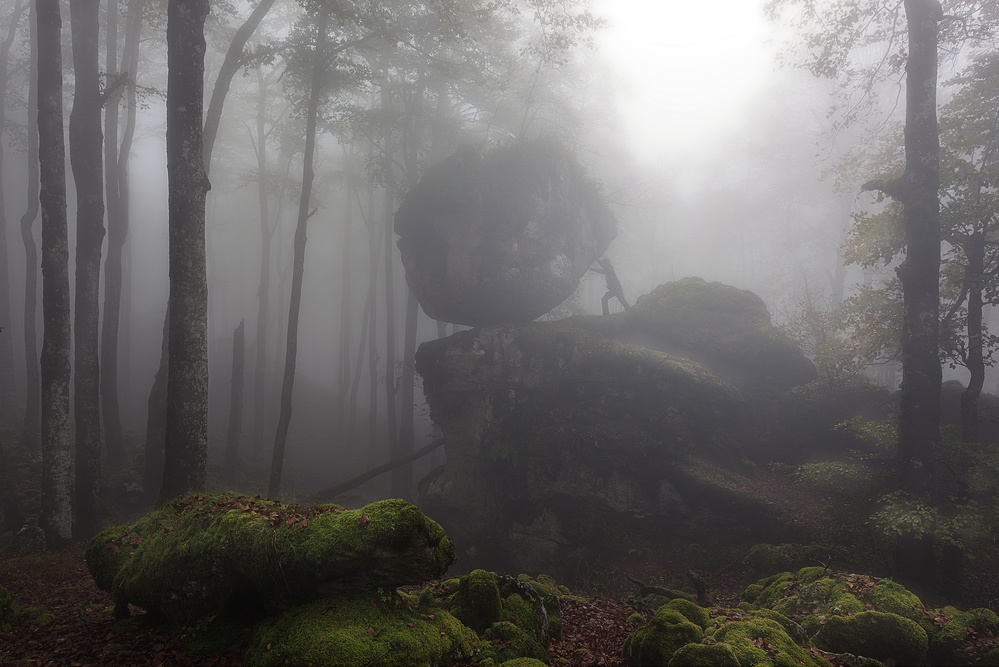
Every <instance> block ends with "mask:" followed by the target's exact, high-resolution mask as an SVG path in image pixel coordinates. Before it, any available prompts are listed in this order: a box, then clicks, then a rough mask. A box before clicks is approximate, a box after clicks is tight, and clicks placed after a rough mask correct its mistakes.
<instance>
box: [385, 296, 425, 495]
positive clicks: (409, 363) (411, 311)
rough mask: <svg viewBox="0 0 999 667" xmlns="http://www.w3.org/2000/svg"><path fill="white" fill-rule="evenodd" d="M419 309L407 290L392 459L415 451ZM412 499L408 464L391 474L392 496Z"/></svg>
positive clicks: (411, 481)
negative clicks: (395, 446) (396, 435)
mask: <svg viewBox="0 0 999 667" xmlns="http://www.w3.org/2000/svg"><path fill="white" fill-rule="evenodd" d="M419 314H420V305H419V303H418V302H417V300H416V297H415V296H414V295H413V290H410V289H407V290H406V338H405V343H404V345H403V348H402V349H403V351H402V393H401V396H400V402H401V405H402V415H401V422H400V423H399V448H398V451H397V452H396V453H395V455H394V456H393V457H392V458H393V459H398V458H403V457H405V456H408V455H410V454H412V453H413V450H414V449H416V429H415V427H416V425H415V423H414V421H415V401H416V325H417V317H418V316H419ZM412 495H413V464H412V463H407V464H405V465H403V466H400V467H398V468H396V469H395V470H393V471H392V496H393V497H396V498H410V497H412Z"/></svg>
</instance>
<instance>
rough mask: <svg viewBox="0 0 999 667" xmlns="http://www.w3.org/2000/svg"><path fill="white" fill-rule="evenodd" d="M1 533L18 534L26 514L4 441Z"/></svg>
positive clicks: (0, 474)
mask: <svg viewBox="0 0 999 667" xmlns="http://www.w3.org/2000/svg"><path fill="white" fill-rule="evenodd" d="M0 517H2V520H0V533H6V532H7V531H12V532H15V533H16V532H17V531H18V530H20V529H21V526H23V525H24V514H22V512H21V503H19V502H18V500H17V492H16V490H15V488H14V475H13V474H12V471H11V468H10V462H9V461H8V459H7V454H6V452H4V449H3V441H2V440H0Z"/></svg>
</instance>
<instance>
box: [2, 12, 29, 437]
mask: <svg viewBox="0 0 999 667" xmlns="http://www.w3.org/2000/svg"><path fill="white" fill-rule="evenodd" d="M24 8H25V6H24V5H23V4H21V0H17V4H16V5H15V6H14V9H13V11H12V12H11V14H10V25H9V26H7V35H6V37H5V38H4V41H3V44H2V46H0V100H4V101H6V99H7V84H8V82H9V79H10V76H9V74H8V72H7V63H8V62H9V60H8V59H9V58H10V48H11V46H13V44H14V36H15V35H16V34H17V24H18V23H19V22H20V19H21V13H22V12H23V11H24ZM6 124H7V119H6V108H5V104H2V103H0V323H2V324H3V326H5V327H6V326H9V323H10V321H11V317H10V316H11V310H10V265H9V263H8V260H7V204H6V202H5V201H4V187H3V183H4V170H3V168H4V161H3V158H4V153H3V132H4V128H5V127H6ZM13 333H14V332H13V331H7V332H6V335H0V419H2V420H3V421H5V422H13V421H14V419H15V414H14V413H15V406H16V405H17V388H16V386H15V383H14V343H13Z"/></svg>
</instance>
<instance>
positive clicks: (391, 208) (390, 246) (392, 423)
mask: <svg viewBox="0 0 999 667" xmlns="http://www.w3.org/2000/svg"><path fill="white" fill-rule="evenodd" d="M381 95H382V99H381V102H382V109H383V110H384V111H386V112H388V109H389V95H388V91H387V90H386V86H385V85H383V86H382V91H381ZM383 140H384V147H383V148H384V151H385V152H384V160H385V162H384V172H385V211H384V214H385V236H384V238H383V239H382V241H383V243H384V246H383V250H384V255H385V257H384V258H383V261H384V262H385V423H386V425H387V427H388V452H389V454H388V458H389V460H392V459H397V458H399V431H398V428H399V423H398V416H397V412H396V405H397V404H398V400H399V397H398V395H397V393H396V389H397V387H396V383H395V379H396V375H395V333H396V332H395V262H394V259H395V253H394V249H395V244H394V243H393V242H392V241H393V240H394V238H395V235H394V234H393V233H392V227H393V224H392V221H393V214H394V213H395V199H394V192H393V191H394V190H395V187H394V186H395V180H394V179H393V177H392V131H391V129H390V128H389V125H388V123H387V121H386V125H385V128H384V135H383Z"/></svg>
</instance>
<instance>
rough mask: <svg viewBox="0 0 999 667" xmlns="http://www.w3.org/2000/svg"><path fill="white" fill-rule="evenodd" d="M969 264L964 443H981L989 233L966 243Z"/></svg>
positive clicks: (965, 274)
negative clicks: (979, 408)
mask: <svg viewBox="0 0 999 667" xmlns="http://www.w3.org/2000/svg"><path fill="white" fill-rule="evenodd" d="M964 255H965V258H966V260H967V265H966V266H965V267H964V279H965V282H966V283H967V285H968V303H967V308H968V313H967V317H968V352H967V358H966V359H965V365H966V366H967V367H968V371H969V372H970V373H971V378H970V379H969V380H968V387H967V388H966V389H965V390H964V391H963V392H962V393H961V440H962V441H963V442H969V443H970V442H978V398H979V397H980V396H981V395H982V387H983V386H984V385H985V354H984V350H983V345H982V343H983V340H982V334H983V331H982V329H983V326H982V319H983V310H984V299H983V296H982V290H983V284H984V281H985V275H984V274H985V231H984V230H982V231H979V232H975V233H974V234H972V235H971V236H970V237H969V238H968V240H967V241H966V242H965V243H964Z"/></svg>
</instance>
